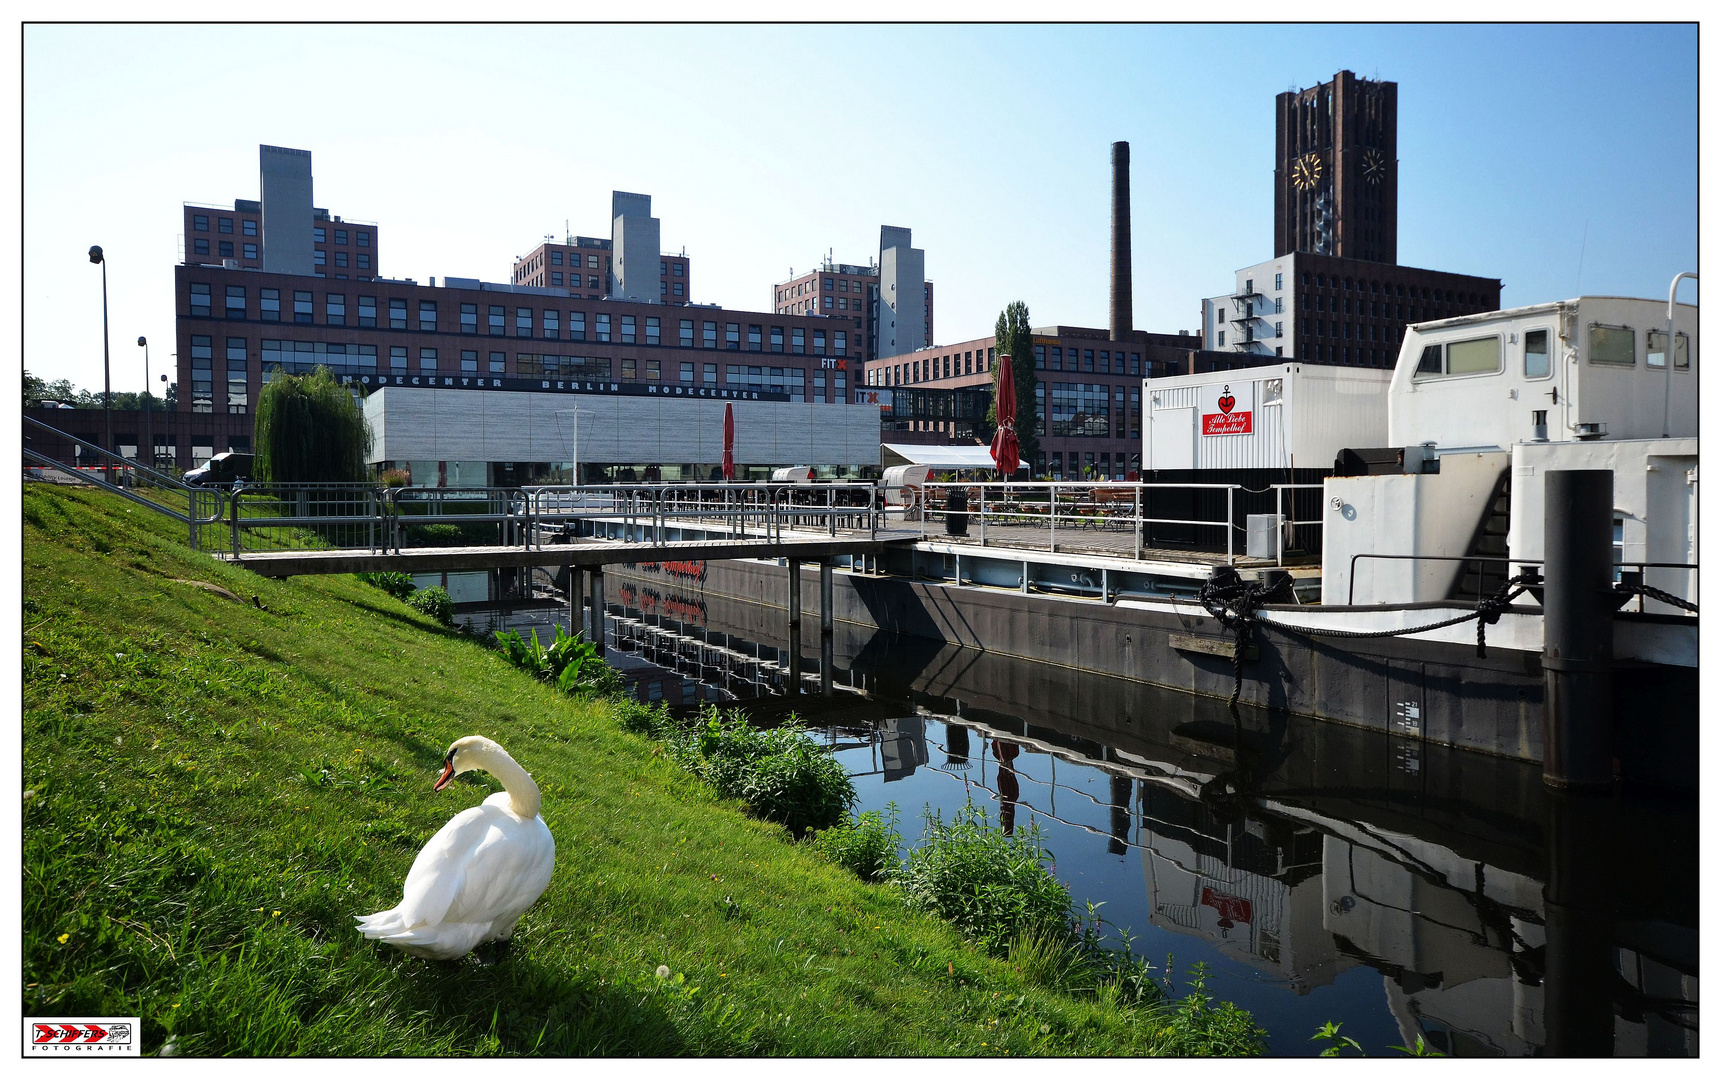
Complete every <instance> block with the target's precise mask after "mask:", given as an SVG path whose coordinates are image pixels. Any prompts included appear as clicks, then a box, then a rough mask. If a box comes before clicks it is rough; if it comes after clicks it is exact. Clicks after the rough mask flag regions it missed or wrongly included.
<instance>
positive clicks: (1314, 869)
mask: <svg viewBox="0 0 1721 1080" xmlns="http://www.w3.org/2000/svg"><path fill="white" fill-rule="evenodd" d="M1141 809H1142V829H1141V833H1140V842H1141V844H1142V845H1143V846H1144V847H1145V849H1146V850H1144V851H1143V853H1142V869H1143V872H1144V873H1145V875H1146V877H1147V894H1148V902H1149V904H1150V905H1151V915H1150V918H1151V921H1152V922H1153V923H1154V925H1156V926H1163V927H1166V928H1168V929H1173V930H1177V931H1180V932H1183V933H1188V934H1196V935H1199V936H1201V937H1205V938H1207V939H1209V940H1211V941H1213V942H1215V943H1217V944H1218V946H1219V948H1220V950H1221V951H1223V952H1225V953H1228V954H1230V955H1231V956H1233V957H1235V958H1236V959H1238V960H1241V961H1243V962H1245V963H1247V964H1249V965H1251V966H1253V967H1256V968H1260V969H1262V970H1265V971H1270V972H1272V973H1273V974H1275V975H1278V976H1281V977H1283V978H1284V979H1285V980H1286V981H1287V982H1288V983H1289V984H1290V987H1291V989H1292V990H1294V991H1295V992H1297V993H1299V994H1305V993H1308V991H1309V990H1310V989H1312V988H1314V987H1316V986H1325V985H1327V984H1328V983H1330V982H1332V981H1333V979H1334V978H1335V977H1336V976H1337V975H1338V974H1339V973H1340V972H1342V971H1344V970H1346V969H1347V968H1350V967H1353V966H1355V961H1354V960H1351V959H1347V958H1346V957H1344V956H1342V955H1340V953H1339V951H1338V949H1337V947H1336V946H1335V944H1334V943H1333V940H1332V936H1331V935H1330V934H1327V933H1325V932H1324V931H1323V930H1322V927H1321V906H1322V895H1321V881H1320V861H1319V860H1320V850H1321V849H1320V844H1321V836H1320V834H1319V833H1318V832H1315V831H1314V830H1313V829H1310V828H1308V827H1306V826H1305V827H1291V826H1287V825H1286V824H1284V823H1282V822H1278V821H1273V822H1264V821H1260V820H1256V819H1253V818H1241V819H1238V820H1234V821H1222V820H1220V819H1219V818H1218V817H1216V816H1215V815H1214V813H1213V811H1212V810H1210V809H1209V808H1208V807H1207V805H1206V804H1204V803H1201V802H1199V801H1197V800H1194V799H1189V798H1184V797H1181V796H1179V795H1176V794H1174V793H1172V792H1171V791H1169V790H1167V789H1166V788H1163V787H1160V786H1159V785H1155V784H1143V785H1142V798H1141Z"/></svg>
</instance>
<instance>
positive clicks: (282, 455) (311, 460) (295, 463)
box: [254, 367, 371, 484]
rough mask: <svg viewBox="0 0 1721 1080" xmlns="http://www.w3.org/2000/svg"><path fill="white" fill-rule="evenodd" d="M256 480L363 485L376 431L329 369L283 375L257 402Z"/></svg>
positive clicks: (268, 387)
mask: <svg viewBox="0 0 1721 1080" xmlns="http://www.w3.org/2000/svg"><path fill="white" fill-rule="evenodd" d="M254 440H255V446H256V454H257V460H256V463H255V469H256V472H255V475H256V477H257V479H259V480H261V481H263V482H265V483H277V484H331V483H360V482H363V481H365V480H367V479H369V472H370V471H369V469H368V468H367V467H366V465H365V458H366V457H368V456H369V454H370V448H371V430H370V424H369V423H367V422H366V421H365V418H364V413H363V412H361V411H360V409H359V406H358V403H357V402H355V401H354V400H353V396H352V394H351V393H349V392H348V391H347V388H346V387H344V386H342V385H341V384H340V383H339V382H338V381H337V380H336V379H335V377H334V375H332V374H331V373H330V372H329V369H328V368H326V367H318V368H317V369H316V370H315V371H313V372H311V373H310V374H309V375H288V374H285V373H284V372H280V371H277V372H276V373H275V377H274V378H273V379H272V380H271V381H270V382H269V384H268V385H267V386H265V387H263V393H262V394H261V395H259V396H258V398H257V423H256V429H255V435H254Z"/></svg>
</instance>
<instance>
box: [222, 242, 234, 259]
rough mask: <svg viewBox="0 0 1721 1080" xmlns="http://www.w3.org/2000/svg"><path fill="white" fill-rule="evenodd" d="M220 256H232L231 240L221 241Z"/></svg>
mask: <svg viewBox="0 0 1721 1080" xmlns="http://www.w3.org/2000/svg"><path fill="white" fill-rule="evenodd" d="M221 257H222V258H223V259H231V258H232V257H233V241H231V240H223V241H221Z"/></svg>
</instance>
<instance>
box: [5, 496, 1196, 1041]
mask: <svg viewBox="0 0 1721 1080" xmlns="http://www.w3.org/2000/svg"><path fill="white" fill-rule="evenodd" d="M23 511H24V548H23V554H24V588H23V595H24V598H25V600H24V609H25V610H24V613H23V628H24V655H23V698H24V702H23V704H24V714H23V734H24V740H23V745H24V764H23V774H24V775H23V786H24V788H26V789H27V792H26V799H25V810H24V819H23V820H24V837H23V856H24V865H23V920H22V922H23V952H24V973H23V980H24V983H25V985H24V990H23V1003H24V1011H25V1012H26V1013H28V1014H35V1015H79V1014H95V1015H139V1016H142V1017H143V1018H144V1021H143V1027H144V1032H143V1036H144V1048H145V1052H146V1053H155V1052H158V1051H160V1050H162V1049H163V1047H164V1045H165V1046H167V1047H168V1048H169V1049H168V1052H170V1053H178V1054H184V1055H196V1054H327V1055H371V1054H466V1053H542V1054H574V1055H586V1054H647V1055H668V1054H802V1055H818V1054H834V1055H939V1054H955V1055H970V1054H982V1055H984V1054H1010V1055H1022V1054H1099V1055H1111V1054H1149V1053H1159V1052H1180V1051H1181V1052H1188V1051H1190V1050H1192V1049H1199V1047H1193V1046H1192V1045H1191V1044H1190V1043H1189V1042H1187V1041H1180V1040H1184V1039H1186V1038H1187V1034H1186V1031H1185V1029H1182V1028H1180V1027H1179V1026H1178V1024H1177V1022H1176V1013H1175V1011H1174V1010H1173V1009H1172V1008H1170V1007H1167V1008H1162V1009H1123V1008H1119V1007H1117V1005H1116V1003H1115V1002H1112V1001H1108V1000H1106V999H1105V998H1104V997H1103V996H1101V997H1095V996H1094V995H1083V994H1079V993H1068V992H1064V991H1062V990H1059V989H1056V988H1050V987H1047V986H1045V985H1042V984H1041V982H1038V981H1035V980H1034V979H1033V978H1032V977H1031V974H1032V973H1028V974H1024V972H1022V971H1019V970H1017V969H1016V968H1015V967H1013V966H1012V965H1011V964H1010V963H1008V962H1007V961H1003V960H997V959H992V958H989V957H987V956H985V955H983V954H981V953H979V952H977V951H975V950H974V949H972V948H970V947H969V946H968V945H966V944H965V943H964V942H963V941H962V939H961V938H960V937H959V936H958V935H957V933H956V932H955V931H954V930H953V929H951V928H950V927H949V926H948V925H946V924H945V923H943V922H941V921H939V920H937V919H935V918H932V917H931V916H928V915H924V914H919V913H915V912H911V911H909V910H908V909H907V907H906V906H905V903H904V900H903V897H902V894H901V893H900V892H899V891H897V890H895V889H892V888H887V887H882V886H877V885H867V884H863V883H861V882H860V881H859V880H857V879H856V878H855V877H854V876H853V875H852V874H850V873H848V872H846V871H844V870H842V869H840V868H838V867H836V866H833V865H830V864H828V863H826V862H823V861H821V860H820V859H818V858H816V857H815V856H814V855H813V854H812V853H811V852H810V851H809V850H807V848H806V847H805V846H800V847H797V846H795V845H793V844H792V843H790V842H789V840H788V839H787V835H788V834H787V833H786V832H785V830H783V829H782V828H780V827H778V826H775V825H767V824H765V823H762V822H759V821H756V820H753V819H751V818H749V817H747V816H746V815H745V814H743V813H742V812H741V809H740V807H739V806H738V805H737V804H735V803H732V802H726V801H723V800H721V799H719V798H717V796H716V795H715V794H714V793H713V792H712V790H711V789H710V788H709V787H707V786H706V785H705V784H704V783H702V782H699V781H697V780H694V779H693V778H692V777H691V776H690V775H689V774H688V773H686V772H685V771H683V770H682V769H680V768H679V767H677V766H676V765H675V764H673V763H672V762H670V761H668V760H666V759H665V757H664V756H663V755H662V754H661V753H660V752H658V751H659V747H657V746H656V744H654V743H652V742H651V741H649V740H647V739H645V738H642V737H640V736H638V735H634V734H630V733H628V732H627V731H625V730H624V729H623V728H622V727H621V726H620V724H619V723H618V722H617V717H616V713H617V710H618V707H617V706H616V705H615V704H613V703H610V702H605V701H584V702H582V701H579V700H576V699H571V698H569V697H567V696H565V695H563V694H560V693H559V692H557V691H556V690H555V689H554V688H553V687H549V686H546V685H543V684H541V683H538V682H535V681H534V680H532V679H530V678H529V677H527V676H525V675H523V674H521V673H520V672H517V671H515V670H513V669H512V668H510V667H509V666H508V665H507V663H506V662H505V661H504V660H503V659H502V658H501V657H500V656H498V655H497V654H495V653H492V652H487V651H485V650H484V649H482V648H480V647H478V646H477V645H476V644H474V643H472V642H470V641H468V640H465V639H462V638H460V637H458V636H454V635H450V634H446V633H444V632H442V631H441V630H440V628H438V627H437V626H436V625H435V624H434V623H433V622H432V621H430V620H429V619H427V618H425V617H424V616H422V615H420V614H418V613H417V612H415V611H413V610H411V609H410V608H408V607H407V606H406V605H404V604H402V603H400V602H398V601H396V600H394V599H392V598H390V597H389V596H387V595H386V594H385V593H383V592H381V591H379V590H377V589H374V588H371V587H369V586H366V585H363V584H361V583H359V582H357V581H356V580H354V579H352V578H350V577H340V578H310V579H300V580H296V581H290V582H275V581H269V580H266V579H262V578H258V577H256V576H254V575H252V574H250V573H248V572H246V571H243V570H239V569H235V568H231V567H228V566H225V565H223V564H220V563H218V562H216V561H215V560H212V559H210V558H208V557H206V556H200V555H197V554H195V553H193V552H191V551H189V550H188V549H186V548H185V547H184V545H183V543H182V542H181V541H180V540H179V538H178V526H176V525H172V524H171V523H170V522H168V521H167V520H166V519H162V518H159V517H157V516H156V515H153V514H149V513H148V512H147V511H145V510H143V509H142V508H133V507H131V506H130V505H128V504H126V503H124V502H122V501H119V500H114V499H111V498H108V497H106V496H101V495H99V494H96V493H92V492H84V491H79V490H75V489H65V488H57V487H54V488H50V487H49V486H48V485H27V486H26V489H25V491H24V494H23ZM468 734H484V735H489V736H491V737H493V738H495V739H497V740H498V741H500V742H501V743H502V744H503V745H504V746H506V747H507V749H508V750H509V751H510V752H511V753H512V754H513V755H514V756H515V757H516V758H518V759H519V761H520V762H521V763H522V764H523V765H524V766H525V767H526V768H527V769H528V770H530V771H531V772H532V773H533V775H534V776H535V777H536V779H537V780H538V783H539V784H540V786H541V787H542V790H543V795H544V817H545V819H546V820H547V821H548V822H549V824H550V828H551V830H552V832H553V833H554V834H555V837H556V846H557V859H556V873H555V878H554V879H553V880H552V882H551V884H550V887H549V890H548V891H547V892H546V893H545V894H544V897H543V899H542V900H540V901H539V903H538V904H537V905H536V906H535V907H533V908H532V909H531V910H530V911H529V912H527V914H526V916H525V918H524V920H523V921H522V923H521V925H520V929H519V932H518V933H517V934H516V937H515V945H514V948H513V950H512V952H511V953H510V954H509V955H507V956H506V957H505V958H504V959H502V960H501V961H500V962H499V963H496V964H495V965H493V966H488V967H486V966H482V965H480V964H478V963H477V962H475V961H474V960H473V959H471V958H468V959H466V960H463V961H454V962H446V963H436V962H427V961H422V960H415V959H412V958H409V957H406V956H404V955H402V954H400V953H398V952H396V951H395V950H393V949H390V948H388V947H386V946H382V945H379V944H376V943H372V942H367V941H365V940H363V939H362V938H360V936H359V935H358V934H357V932H356V931H355V930H354V929H353V924H352V916H353V915H355V914H365V913H369V912H372V911H377V910H379V909H382V908H386V907H390V906H392V905H393V904H394V903H396V902H397V901H398V899H399V897H400V887H401V882H402V880H403V879H404V877H405V874H406V870H407V868H408V866H410V864H411V862H412V859H413V856H414V855H415V854H416V852H417V850H418V848H419V847H420V846H421V845H422V844H423V843H424V841H425V840H426V839H428V838H429V837H430V836H431V834H432V833H434V832H435V831H436V829H437V828H439V827H440V826H441V825H442V824H443V822H445V821H446V820H447V819H448V818H449V817H450V816H452V815H453V814H454V813H456V812H457V811H459V810H461V809H463V808H465V807H467V806H471V805H474V804H475V803H477V802H478V801H479V800H480V799H482V798H483V797H484V796H485V795H487V794H488V793H489V792H490V791H492V790H497V788H496V787H495V785H494V783H493V781H490V780H489V779H488V777H486V776H484V775H483V774H468V775H466V776H463V777H461V778H460V779H459V780H458V781H456V782H455V783H454V784H453V785H451V786H450V788H449V790H448V791H446V792H444V793H442V794H441V795H436V794H433V793H432V792H431V790H430V785H431V781H432V780H433V778H434V777H435V775H436V773H437V771H438V765H439V763H440V761H441V757H442V753H443V751H444V750H445V749H446V747H447V745H448V743H449V742H451V741H452V740H453V739H455V738H457V737H459V736H462V735H468ZM660 965H662V966H667V968H668V969H669V971H670V973H671V974H670V976H669V977H667V978H663V977H659V976H658V975H657V971H658V969H659V967H660Z"/></svg>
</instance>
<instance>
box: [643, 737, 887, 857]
mask: <svg viewBox="0 0 1721 1080" xmlns="http://www.w3.org/2000/svg"><path fill="white" fill-rule="evenodd" d="M700 718H701V719H702V720H704V721H705V723H704V724H703V726H699V727H694V728H692V729H691V730H689V731H688V732H687V733H686V734H684V735H682V736H681V737H680V738H678V739H676V740H674V741H673V742H672V744H671V752H672V754H673V755H674V756H675V758H676V760H678V761H679V762H680V763H681V764H682V765H683V766H685V767H687V768H689V769H691V770H692V771H694V772H695V773H697V774H699V776H701V777H702V778H704V779H705V780H706V781H707V782H708V783H710V784H711V785H712V786H713V787H715V788H716V789H717V791H718V793H719V794H721V795H723V796H725V797H727V798H733V799H741V800H742V801H744V802H746V803H747V805H748V806H749V807H750V808H751V809H752V810H753V812H754V813H756V814H758V815H759V816H760V817H762V818H764V819H766V820H767V821H775V822H778V823H780V824H782V825H786V826H788V828H789V829H790V831H792V832H793V833H794V834H795V835H796V836H800V835H802V834H803V833H805V832H806V831H807V830H809V829H828V828H830V827H831V826H832V825H835V824H836V823H837V822H839V821H841V820H842V819H843V815H844V814H845V813H847V812H848V808H849V807H850V806H851V805H853V804H854V800H855V786H854V781H852V780H850V779H849V774H848V770H846V769H844V768H843V766H842V763H841V762H839V761H837V759H836V758H834V757H832V756H831V755H830V754H829V753H827V752H826V751H825V749H824V748H823V747H821V746H819V745H818V744H817V743H815V742H813V740H812V739H810V738H808V737H807V734H806V732H805V731H803V730H802V729H801V728H800V727H799V726H797V725H796V724H794V723H793V722H791V723H789V724H786V725H784V726H782V727H779V728H775V729H773V730H771V731H760V730H758V729H757V728H754V727H753V726H751V725H750V724H748V723H747V719H746V717H744V716H742V715H741V713H740V712H738V711H732V712H730V713H729V714H727V715H724V714H720V713H719V712H718V711H717V710H716V709H715V708H707V709H706V710H705V711H704V712H702V713H701V714H700Z"/></svg>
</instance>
